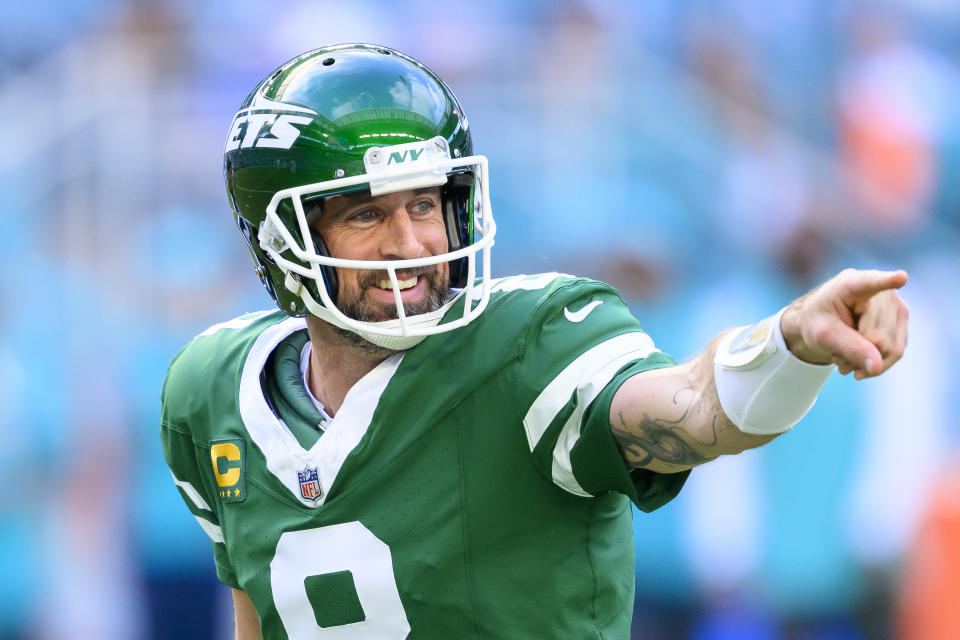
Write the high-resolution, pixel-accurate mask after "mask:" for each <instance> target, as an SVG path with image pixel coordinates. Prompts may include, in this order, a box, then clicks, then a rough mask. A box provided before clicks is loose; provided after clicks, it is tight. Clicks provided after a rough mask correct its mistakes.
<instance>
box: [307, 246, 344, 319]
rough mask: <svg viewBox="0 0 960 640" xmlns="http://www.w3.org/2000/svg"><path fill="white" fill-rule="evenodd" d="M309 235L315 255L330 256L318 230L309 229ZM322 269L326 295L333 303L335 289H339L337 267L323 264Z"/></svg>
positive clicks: (335, 298)
mask: <svg viewBox="0 0 960 640" xmlns="http://www.w3.org/2000/svg"><path fill="white" fill-rule="evenodd" d="M310 237H311V238H312V239H313V249H314V251H316V252H317V255H320V256H326V257H328V258H329V257H331V256H330V251H329V250H327V245H326V243H325V242H324V241H323V236H321V235H320V233H319V232H318V231H314V230H313V229H311V230H310ZM320 269H321V270H322V271H323V281H324V284H325V285H326V287H327V295H329V296H330V299H331V300H333V303H334V304H336V303H337V291H339V289H340V283H339V281H338V279H337V268H336V267H331V266H328V265H323V266H321V267H320Z"/></svg>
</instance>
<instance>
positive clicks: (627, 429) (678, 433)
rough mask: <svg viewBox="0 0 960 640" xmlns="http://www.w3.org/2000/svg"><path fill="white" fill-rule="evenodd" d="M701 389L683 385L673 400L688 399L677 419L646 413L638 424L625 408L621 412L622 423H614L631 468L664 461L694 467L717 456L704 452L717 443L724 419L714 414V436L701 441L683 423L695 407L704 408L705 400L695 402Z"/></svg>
mask: <svg viewBox="0 0 960 640" xmlns="http://www.w3.org/2000/svg"><path fill="white" fill-rule="evenodd" d="M697 395H698V394H697V393H696V391H695V390H694V389H693V388H692V387H683V388H682V389H680V390H679V391H677V393H676V394H674V397H673V402H674V404H676V405H678V406H679V405H681V402H682V401H683V400H686V402H687V405H686V407H684V409H683V412H682V414H681V415H680V417H679V418H677V419H676V420H664V419H660V418H653V417H651V416H650V415H648V414H646V413H644V414H643V417H642V418H640V420H639V422H638V423H636V424H628V423H627V420H626V418H625V417H624V415H623V410H620V411H619V412H618V424H614V425H611V426H612V427H613V432H614V435H615V436H616V439H617V442H618V443H619V444H620V448H621V450H622V451H623V455H624V458H625V459H626V461H627V464H628V465H629V466H630V467H631V468H638V467H645V466H647V465H649V464H650V463H652V462H655V461H660V462H663V463H666V464H670V465H677V466H681V467H691V466H694V465H698V464H703V463H704V462H708V461H709V460H713V459H714V458H715V457H716V456H711V455H707V454H705V453H703V452H702V451H703V450H709V449H710V447H713V446H715V445H716V444H717V442H718V439H719V434H718V432H719V429H720V428H721V427H722V422H721V420H720V419H719V417H718V416H716V415H714V416H713V417H712V420H711V428H712V434H711V435H712V438H711V441H709V442H701V441H699V440H697V439H695V438H694V437H693V436H691V435H690V434H689V433H687V432H686V431H685V430H684V429H683V428H682V427H681V426H680V425H681V424H682V423H683V421H684V420H685V419H686V418H687V415H688V414H689V413H690V412H691V410H692V411H694V412H698V411H702V410H704V407H703V406H701V405H702V404H703V403H702V402H695V400H696V398H697Z"/></svg>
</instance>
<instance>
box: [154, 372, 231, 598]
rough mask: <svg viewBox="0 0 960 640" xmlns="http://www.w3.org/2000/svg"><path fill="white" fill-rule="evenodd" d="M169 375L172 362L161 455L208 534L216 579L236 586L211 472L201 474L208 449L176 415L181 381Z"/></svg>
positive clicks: (163, 398)
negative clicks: (201, 444) (198, 442)
mask: <svg viewBox="0 0 960 640" xmlns="http://www.w3.org/2000/svg"><path fill="white" fill-rule="evenodd" d="M174 363H176V360H175V361H174ZM172 377H173V378H176V377H177V373H176V367H175V366H173V365H171V368H170V371H168V373H167V380H166V381H165V382H164V387H163V393H162V396H161V422H160V441H161V444H162V446H163V456H164V458H165V459H166V462H167V465H168V466H169V467H170V473H171V475H172V476H173V482H174V484H176V486H177V489H178V490H179V491H180V497H181V498H182V499H183V501H184V503H186V505H187V508H188V509H190V513H192V514H193V517H194V518H196V519H197V522H198V523H199V524H200V527H201V528H202V529H203V531H204V532H205V533H206V534H207V535H208V536H209V537H210V540H211V542H212V544H213V556H214V562H215V563H216V569H217V578H218V579H219V580H220V581H221V582H223V583H224V584H226V585H227V586H230V587H235V588H239V585H238V583H237V577H236V574H235V573H234V571H233V567H232V566H231V564H230V560H229V558H228V557H227V550H226V546H225V545H224V540H223V532H222V531H221V529H220V516H219V513H218V511H217V509H218V506H219V502H217V501H216V499H215V498H214V497H213V496H214V495H216V494H215V493H214V491H213V488H212V486H211V484H210V482H211V480H210V474H209V473H208V474H204V473H203V469H206V468H207V467H210V466H211V464H212V463H211V461H210V454H209V449H208V448H204V447H202V446H200V445H198V444H197V443H196V442H194V438H193V435H192V433H191V431H190V429H189V427H188V425H187V424H186V422H187V421H186V420H184V419H183V418H182V417H179V416H177V415H176V414H177V411H176V409H175V408H176V407H177V406H178V405H180V404H181V403H180V402H178V400H177V388H178V387H179V386H180V385H179V384H177V383H178V382H180V381H179V380H173V381H172V380H171V378H172ZM204 463H205V465H204Z"/></svg>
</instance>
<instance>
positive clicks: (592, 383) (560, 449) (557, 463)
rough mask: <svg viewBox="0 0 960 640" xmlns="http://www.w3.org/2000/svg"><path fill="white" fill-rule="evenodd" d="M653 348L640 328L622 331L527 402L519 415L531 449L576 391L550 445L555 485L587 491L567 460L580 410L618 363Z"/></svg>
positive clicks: (582, 493)
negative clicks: (573, 405) (572, 406)
mask: <svg viewBox="0 0 960 640" xmlns="http://www.w3.org/2000/svg"><path fill="white" fill-rule="evenodd" d="M657 350H658V349H657V348H656V346H655V345H654V344H653V340H652V339H651V338H650V336H648V335H647V334H646V333H642V332H633V333H624V334H622V335H619V336H617V337H615V338H611V339H609V340H607V341H605V342H601V343H600V344H598V345H596V346H594V347H593V348H591V349H589V350H587V351H585V352H584V353H582V354H581V355H580V356H579V357H578V358H577V359H576V360H574V361H573V362H571V363H570V364H568V365H567V366H566V367H565V368H564V369H563V371H561V372H560V373H559V374H558V375H557V376H556V377H555V378H554V379H553V380H551V381H550V383H549V384H548V385H547V386H546V387H544V389H543V391H541V392H540V395H539V396H537V399H536V400H534V402H533V404H532V405H530V409H529V410H528V411H527V414H526V416H524V418H523V428H524V430H525V431H526V434H527V444H528V445H529V446H530V451H531V452H532V451H533V450H534V449H535V448H536V446H537V445H538V444H539V443H540V439H541V438H542V437H543V434H544V433H545V432H546V430H547V427H549V426H550V423H551V422H553V419H554V418H555V417H556V416H557V414H558V413H560V410H561V409H563V407H565V406H566V405H567V403H568V402H570V397H571V396H572V395H573V394H574V393H576V395H577V406H576V408H575V409H574V411H573V413H572V414H571V415H570V417H569V418H568V419H567V421H566V422H565V423H564V425H563V428H562V429H561V432H560V437H559V439H558V440H557V444H556V445H555V446H554V449H553V464H552V469H551V475H552V477H553V481H554V483H555V484H556V485H557V486H559V487H561V488H562V489H564V490H566V491H568V492H569V493H572V494H574V495H578V496H583V497H589V496H590V495H591V494H590V493H588V492H587V491H585V490H584V489H583V487H581V486H580V483H579V482H577V480H576V478H575V477H574V475H573V464H572V463H571V461H570V453H571V452H572V451H573V448H574V446H575V445H576V444H577V441H578V440H579V439H580V429H581V421H582V419H583V414H584V412H585V411H586V409H587V407H588V406H589V405H590V403H591V402H593V400H594V399H595V398H596V397H597V396H598V395H600V392H601V391H602V390H603V388H604V387H606V386H607V384H609V383H610V381H611V380H612V379H613V377H614V376H615V375H616V373H617V371H618V370H619V369H620V368H621V367H623V366H624V365H625V364H627V363H628V362H630V361H631V360H636V359H638V358H645V357H647V356H649V355H650V354H651V353H653V352H655V351H657Z"/></svg>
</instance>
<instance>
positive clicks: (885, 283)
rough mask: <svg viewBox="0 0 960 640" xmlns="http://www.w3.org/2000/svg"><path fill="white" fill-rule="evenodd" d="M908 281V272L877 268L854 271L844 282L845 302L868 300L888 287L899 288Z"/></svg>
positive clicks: (843, 293)
mask: <svg viewBox="0 0 960 640" xmlns="http://www.w3.org/2000/svg"><path fill="white" fill-rule="evenodd" d="M906 283H907V272H906V271H904V270H902V269H899V270H897V271H878V270H876V269H870V270H864V271H852V272H851V273H850V275H849V276H848V278H847V281H846V282H845V283H844V284H843V289H842V293H841V295H842V297H843V300H844V302H846V303H848V304H850V305H852V304H853V303H856V302H859V301H862V300H868V299H870V298H872V297H873V296H875V295H876V294H878V293H880V292H881V291H886V290H887V289H899V288H900V287H902V286H903V285H905V284H906Z"/></svg>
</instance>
